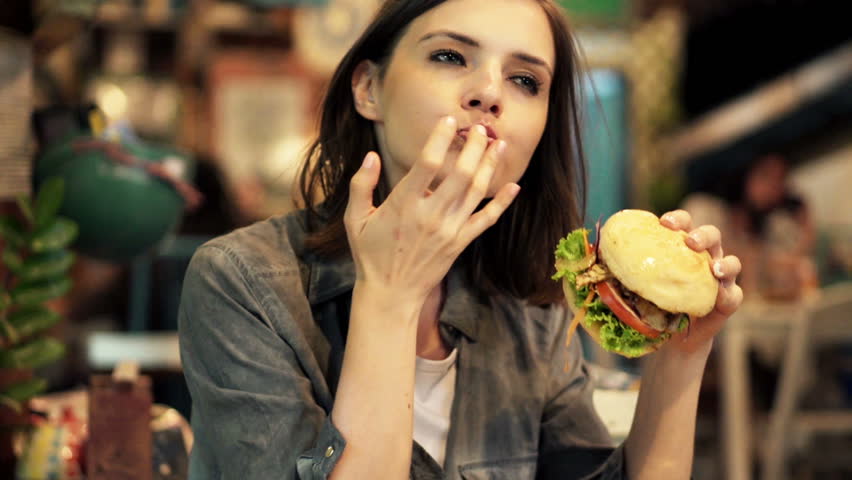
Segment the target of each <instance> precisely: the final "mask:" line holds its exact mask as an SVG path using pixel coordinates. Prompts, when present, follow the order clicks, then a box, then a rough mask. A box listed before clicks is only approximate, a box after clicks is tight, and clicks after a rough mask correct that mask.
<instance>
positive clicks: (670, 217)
mask: <svg viewBox="0 0 852 480" xmlns="http://www.w3.org/2000/svg"><path fill="white" fill-rule="evenodd" d="M663 220H665V221H667V222H669V223H670V224H672V225H674V224H675V222H676V221H677V220H676V219H675V217H674V215H663Z"/></svg>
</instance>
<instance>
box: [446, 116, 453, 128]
mask: <svg viewBox="0 0 852 480" xmlns="http://www.w3.org/2000/svg"><path fill="white" fill-rule="evenodd" d="M444 123H445V124H447V125H448V126H450V127H453V126H455V124H456V119H455V117H453V116H449V117H444Z"/></svg>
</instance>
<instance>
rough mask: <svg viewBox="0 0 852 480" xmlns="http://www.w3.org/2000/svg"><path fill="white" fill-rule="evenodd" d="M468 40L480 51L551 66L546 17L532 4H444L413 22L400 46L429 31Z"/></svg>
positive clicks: (481, 0) (482, 0)
mask: <svg viewBox="0 0 852 480" xmlns="http://www.w3.org/2000/svg"><path fill="white" fill-rule="evenodd" d="M436 30H449V31H453V32H455V33H461V34H464V35H466V36H469V37H471V38H473V39H474V40H476V41H477V42H479V43H480V44H481V46H482V47H483V48H488V49H495V50H505V51H507V52H508V51H511V52H515V51H523V52H526V53H530V54H533V55H536V56H539V57H542V58H543V59H544V60H546V61H547V62H548V63H550V64H551V65H552V64H553V62H554V56H555V53H554V46H553V36H552V33H551V29H550V23H549V22H548V19H547V15H546V14H545V13H544V10H543V9H542V7H541V5H539V2H538V1H536V0H448V1H447V2H444V3H442V4H440V5H438V6H437V7H435V8H433V9H432V10H429V11H428V12H426V13H424V14H423V15H421V16H420V17H418V18H417V19H415V20H414V21H413V22H412V23H411V25H410V26H409V28H408V30H407V32H406V33H405V35H404V37H403V39H402V42H403V43H406V42H408V43H416V42H417V41H419V40H420V38H421V37H422V36H423V35H425V34H427V33H429V32H432V31H436Z"/></svg>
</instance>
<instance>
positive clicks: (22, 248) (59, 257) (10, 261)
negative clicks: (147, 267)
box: [0, 178, 77, 467]
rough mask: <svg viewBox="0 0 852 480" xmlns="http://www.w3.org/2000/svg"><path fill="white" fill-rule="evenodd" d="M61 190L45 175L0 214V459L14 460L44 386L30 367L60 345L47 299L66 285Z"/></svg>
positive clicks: (70, 232)
mask: <svg viewBox="0 0 852 480" xmlns="http://www.w3.org/2000/svg"><path fill="white" fill-rule="evenodd" d="M63 195H64V182H63V180H62V179H59V178H52V179H48V180H45V181H44V182H43V183H42V184H41V186H40V188H39V189H38V192H37V194H36V195H35V198H34V199H31V198H29V197H26V196H22V197H19V198H18V200H17V209H16V210H17V211H16V212H13V213H12V214H9V215H3V216H0V249H2V253H0V258H2V266H0V464H2V466H3V467H8V464H9V463H14V462H13V460H14V457H13V456H12V455H11V440H12V436H13V434H14V432H15V431H16V430H19V429H20V428H21V427H26V425H27V424H28V415H27V402H28V401H29V400H30V398H32V397H33V396H35V395H37V394H39V393H41V392H43V391H44V390H46V389H47V386H48V385H47V381H46V380H45V379H43V378H40V377H39V376H38V375H36V374H35V373H34V371H35V369H37V368H39V367H43V366H46V365H49V364H51V363H53V362H55V361H57V360H59V359H60V358H61V357H62V356H63V355H64V353H65V346H64V344H63V343H62V342H60V341H59V340H57V339H55V338H53V337H51V336H49V335H48V334H47V331H48V329H50V327H52V326H53V325H55V324H57V323H58V322H59V321H60V320H61V315H59V314H58V313H56V312H54V311H52V310H51V309H50V308H48V306H47V303H48V302H50V301H51V300H54V299H56V298H59V297H62V296H63V295H65V294H66V293H68V291H69V290H70V289H71V279H70V276H69V269H70V268H71V266H72V264H73V263H74V259H75V257H74V254H73V253H72V252H71V251H70V250H69V249H68V246H69V245H70V244H71V242H73V241H74V239H75V237H76V236H77V225H76V223H74V222H73V221H72V220H69V219H67V218H64V217H61V216H59V215H58V211H59V207H60V205H61V203H62V197H63Z"/></svg>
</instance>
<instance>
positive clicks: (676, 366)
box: [648, 338, 713, 380]
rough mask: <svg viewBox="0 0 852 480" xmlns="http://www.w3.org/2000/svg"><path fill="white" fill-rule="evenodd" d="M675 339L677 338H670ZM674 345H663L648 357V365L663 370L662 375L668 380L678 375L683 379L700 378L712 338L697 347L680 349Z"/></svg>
mask: <svg viewBox="0 0 852 480" xmlns="http://www.w3.org/2000/svg"><path fill="white" fill-rule="evenodd" d="M672 340H673V341H677V340H678V339H676V338H675V339H672ZM676 347H677V346H676V345H668V344H667V345H664V346H662V347H661V348H660V349H659V350H658V351H657V352H655V353H654V354H653V355H651V356H650V357H649V358H648V366H649V367H651V368H652V369H653V370H655V371H659V372H665V373H664V376H665V377H666V378H668V379H669V380H674V379H675V378H678V377H683V378H684V379H695V378H699V379H700V378H701V376H702V374H703V372H704V368H705V367H706V365H707V360H708V359H709V358H710V352H711V351H712V347H713V340H712V339H711V340H709V341H708V342H707V343H706V344H703V345H701V346H700V347H697V348H690V349H681V348H676Z"/></svg>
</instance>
